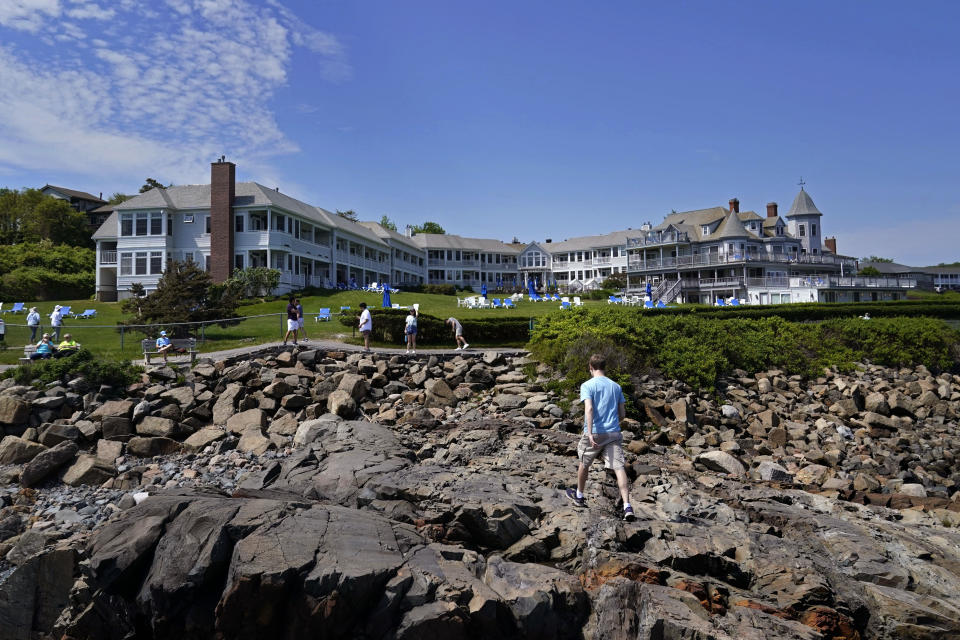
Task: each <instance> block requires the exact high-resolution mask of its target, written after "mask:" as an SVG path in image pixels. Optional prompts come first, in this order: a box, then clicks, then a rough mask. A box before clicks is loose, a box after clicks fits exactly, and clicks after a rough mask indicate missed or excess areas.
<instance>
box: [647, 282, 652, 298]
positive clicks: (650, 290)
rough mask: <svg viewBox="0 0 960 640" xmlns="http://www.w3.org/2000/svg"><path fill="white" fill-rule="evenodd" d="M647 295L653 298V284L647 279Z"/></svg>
mask: <svg viewBox="0 0 960 640" xmlns="http://www.w3.org/2000/svg"><path fill="white" fill-rule="evenodd" d="M647 297H649V298H650V299H651V300H652V299H653V286H652V285H651V284H650V282H649V281H647Z"/></svg>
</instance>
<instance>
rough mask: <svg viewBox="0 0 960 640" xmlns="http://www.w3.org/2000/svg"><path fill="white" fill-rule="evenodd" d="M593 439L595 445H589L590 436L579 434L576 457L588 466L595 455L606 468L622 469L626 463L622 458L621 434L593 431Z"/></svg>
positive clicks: (594, 458)
mask: <svg viewBox="0 0 960 640" xmlns="http://www.w3.org/2000/svg"><path fill="white" fill-rule="evenodd" d="M593 439H594V441H595V442H596V443H597V446H596V447H591V446H590V438H588V437H587V434H583V435H582V436H580V442H579V443H578V444H577V457H578V458H580V462H581V463H582V464H584V465H585V466H587V467H589V466H590V465H591V464H593V461H594V460H596V459H597V457H598V456H599V457H601V458H602V459H603V466H604V467H605V468H607V469H613V470H614V471H616V470H618V469H623V468H624V467H625V466H626V465H625V463H624V460H623V434H622V433H620V432H619V431H618V432H616V433H595V434H593Z"/></svg>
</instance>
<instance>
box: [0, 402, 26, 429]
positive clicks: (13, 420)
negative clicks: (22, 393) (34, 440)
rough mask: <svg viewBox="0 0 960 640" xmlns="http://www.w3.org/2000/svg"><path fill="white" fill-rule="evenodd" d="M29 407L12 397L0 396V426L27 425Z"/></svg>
mask: <svg viewBox="0 0 960 640" xmlns="http://www.w3.org/2000/svg"><path fill="white" fill-rule="evenodd" d="M29 417H30V405H29V404H27V403H26V402H24V401H23V400H20V399H19V398H15V397H13V396H0V424H5V425H10V426H11V427H19V426H22V425H24V424H26V423H27V419H28V418H29Z"/></svg>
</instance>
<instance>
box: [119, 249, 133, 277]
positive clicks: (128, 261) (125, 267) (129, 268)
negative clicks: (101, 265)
mask: <svg viewBox="0 0 960 640" xmlns="http://www.w3.org/2000/svg"><path fill="white" fill-rule="evenodd" d="M120 275H122V276H129V275H133V254H132V253H121V254H120Z"/></svg>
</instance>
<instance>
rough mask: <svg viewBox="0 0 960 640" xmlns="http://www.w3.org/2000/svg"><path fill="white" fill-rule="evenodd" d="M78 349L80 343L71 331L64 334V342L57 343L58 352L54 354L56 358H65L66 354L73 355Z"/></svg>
mask: <svg viewBox="0 0 960 640" xmlns="http://www.w3.org/2000/svg"><path fill="white" fill-rule="evenodd" d="M77 351H80V343H79V342H77V341H76V340H74V339H73V337H72V336H71V335H70V334H69V333H65V334H63V342H61V343H60V344H59V345H57V352H56V353H55V354H54V357H56V358H65V357H66V356H69V355H73V354H74V353H76V352H77Z"/></svg>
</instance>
